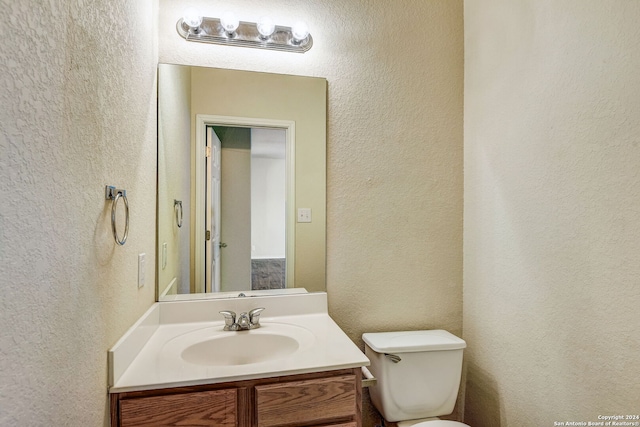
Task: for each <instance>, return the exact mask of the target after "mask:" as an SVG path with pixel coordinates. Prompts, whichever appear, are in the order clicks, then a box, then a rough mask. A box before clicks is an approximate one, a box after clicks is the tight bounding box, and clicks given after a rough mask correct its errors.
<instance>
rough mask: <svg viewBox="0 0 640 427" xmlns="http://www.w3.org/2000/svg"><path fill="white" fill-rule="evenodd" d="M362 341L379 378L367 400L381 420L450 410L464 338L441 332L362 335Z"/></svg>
mask: <svg viewBox="0 0 640 427" xmlns="http://www.w3.org/2000/svg"><path fill="white" fill-rule="evenodd" d="M362 339H363V340H364V342H365V354H366V356H367V357H368V358H369V360H370V361H371V366H370V367H369V370H370V371H371V373H372V374H373V375H374V376H375V377H376V378H377V380H378V381H377V384H376V385H374V386H371V387H369V392H370V394H371V400H372V401H373V404H374V405H375V407H376V408H377V409H378V411H380V413H381V414H382V416H383V417H384V419H385V420H387V421H403V420H412V419H417V418H428V417H437V416H440V415H448V414H450V413H451V412H453V407H454V406H455V403H456V398H457V396H458V389H459V387H460V376H461V374H462V352H463V349H464V348H465V347H466V346H467V345H466V343H465V342H464V340H462V339H460V338H458V337H456V336H455V335H453V334H451V333H449V332H447V331H444V330H430V331H403V332H378V333H366V334H363V335H362ZM398 359H400V360H399V361H398ZM394 360H395V361H394ZM396 361H397V362H396Z"/></svg>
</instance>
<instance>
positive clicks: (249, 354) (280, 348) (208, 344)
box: [164, 323, 315, 367]
mask: <svg viewBox="0 0 640 427" xmlns="http://www.w3.org/2000/svg"><path fill="white" fill-rule="evenodd" d="M314 341H315V336H314V335H313V333H311V331H309V330H308V329H306V328H303V327H300V326H295V325H290V324H286V323H263V325H262V327H261V328H259V329H252V330H248V331H237V332H231V331H222V328H221V327H215V328H213V327H208V328H203V329H198V330H195V331H192V332H189V333H186V334H183V335H180V336H178V337H176V338H174V339H173V340H171V341H170V342H168V343H167V344H168V345H165V346H164V350H165V355H168V356H171V357H172V358H176V357H178V358H180V359H181V360H182V361H183V362H187V363H191V364H195V365H203V366H212V367H225V366H227V367H228V366H238V365H249V364H254V363H264V362H271V361H275V360H280V359H284V358H286V357H289V356H291V355H293V354H294V353H296V352H298V351H302V350H305V349H307V348H309V347H310V346H311V344H312V343H313V342H314ZM169 353H170V354H169ZM174 360H175V359H174Z"/></svg>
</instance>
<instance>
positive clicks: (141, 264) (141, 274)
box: [138, 254, 146, 288]
mask: <svg viewBox="0 0 640 427" xmlns="http://www.w3.org/2000/svg"><path fill="white" fill-rule="evenodd" d="M145 265H146V261H145V254H138V287H139V288H141V287H143V286H144V282H145V278H146V277H145V276H146V275H145Z"/></svg>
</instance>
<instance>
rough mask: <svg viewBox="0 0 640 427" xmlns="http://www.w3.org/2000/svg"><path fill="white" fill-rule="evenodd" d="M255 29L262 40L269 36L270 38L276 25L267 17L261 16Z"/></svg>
mask: <svg viewBox="0 0 640 427" xmlns="http://www.w3.org/2000/svg"><path fill="white" fill-rule="evenodd" d="M257 27H258V32H259V33H260V37H261V38H262V39H267V38H269V36H271V34H273V32H274V31H275V30H276V25H275V24H274V23H273V21H272V20H271V18H269V17H268V16H263V17H262V18H260V20H259V21H258V24H257Z"/></svg>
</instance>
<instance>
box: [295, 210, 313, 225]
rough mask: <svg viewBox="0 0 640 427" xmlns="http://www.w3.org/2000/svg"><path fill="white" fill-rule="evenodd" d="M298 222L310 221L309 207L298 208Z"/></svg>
mask: <svg viewBox="0 0 640 427" xmlns="http://www.w3.org/2000/svg"><path fill="white" fill-rule="evenodd" d="M298 222H311V208H298Z"/></svg>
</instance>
